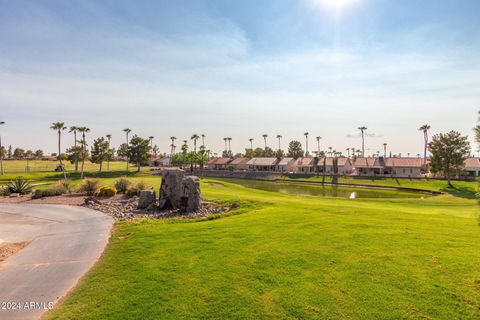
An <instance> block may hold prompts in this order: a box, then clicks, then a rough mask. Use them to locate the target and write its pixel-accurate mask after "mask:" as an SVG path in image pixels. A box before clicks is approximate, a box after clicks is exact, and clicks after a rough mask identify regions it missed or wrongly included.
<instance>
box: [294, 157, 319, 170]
mask: <svg viewBox="0 0 480 320" xmlns="http://www.w3.org/2000/svg"><path fill="white" fill-rule="evenodd" d="M317 162H318V159H317V158H310V157H305V158H298V159H297V160H295V163H294V170H295V172H298V173H313V172H315V171H316V164H317Z"/></svg>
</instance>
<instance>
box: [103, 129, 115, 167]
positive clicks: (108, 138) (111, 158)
mask: <svg viewBox="0 0 480 320" xmlns="http://www.w3.org/2000/svg"><path fill="white" fill-rule="evenodd" d="M105 137H106V138H107V142H108V151H109V155H108V158H107V171H110V161H111V160H113V155H114V154H115V150H113V149H111V148H110V145H111V141H112V135H111V134H107V135H106V136H105Z"/></svg>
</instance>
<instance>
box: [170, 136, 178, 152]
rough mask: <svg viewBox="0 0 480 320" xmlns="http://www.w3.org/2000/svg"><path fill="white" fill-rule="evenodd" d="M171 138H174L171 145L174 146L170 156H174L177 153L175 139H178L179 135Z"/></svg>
mask: <svg viewBox="0 0 480 320" xmlns="http://www.w3.org/2000/svg"><path fill="white" fill-rule="evenodd" d="M170 140H172V144H171V145H170V147H171V148H172V151H171V152H170V156H172V157H173V155H174V154H175V140H177V137H170Z"/></svg>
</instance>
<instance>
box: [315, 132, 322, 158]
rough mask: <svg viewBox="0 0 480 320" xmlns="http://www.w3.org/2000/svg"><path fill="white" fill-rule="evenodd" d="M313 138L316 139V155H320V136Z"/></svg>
mask: <svg viewBox="0 0 480 320" xmlns="http://www.w3.org/2000/svg"><path fill="white" fill-rule="evenodd" d="M315 139H317V153H318V156H319V157H320V140H322V137H320V136H318V137H316V138H315Z"/></svg>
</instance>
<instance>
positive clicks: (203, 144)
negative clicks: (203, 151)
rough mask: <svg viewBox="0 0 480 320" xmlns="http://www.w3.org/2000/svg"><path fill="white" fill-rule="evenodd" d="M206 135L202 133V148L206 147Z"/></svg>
mask: <svg viewBox="0 0 480 320" xmlns="http://www.w3.org/2000/svg"><path fill="white" fill-rule="evenodd" d="M205 137H206V136H205V135H204V134H203V133H202V146H203V147H205Z"/></svg>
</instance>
